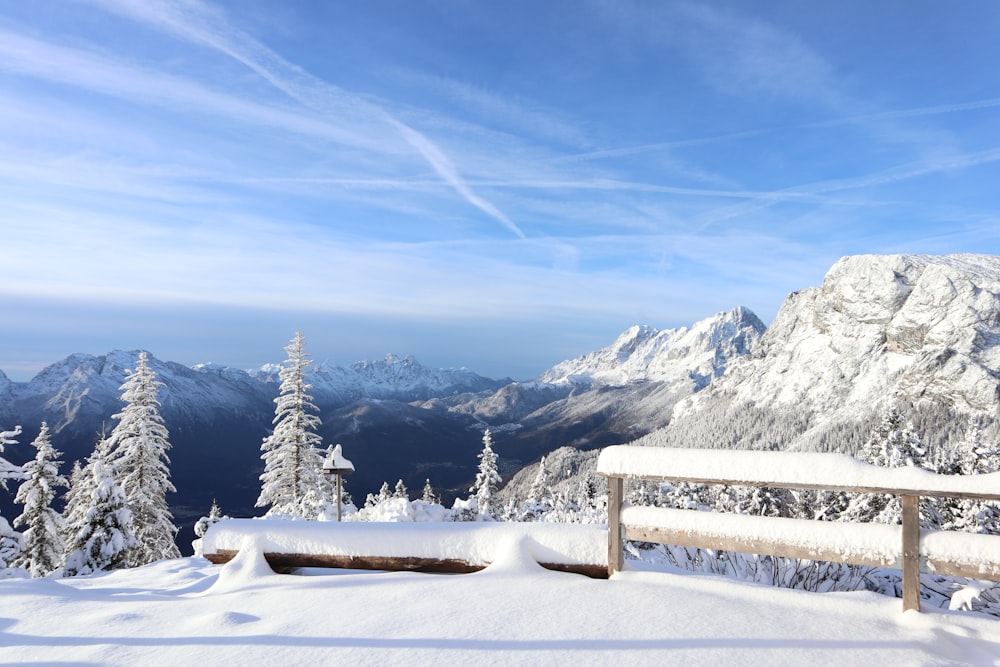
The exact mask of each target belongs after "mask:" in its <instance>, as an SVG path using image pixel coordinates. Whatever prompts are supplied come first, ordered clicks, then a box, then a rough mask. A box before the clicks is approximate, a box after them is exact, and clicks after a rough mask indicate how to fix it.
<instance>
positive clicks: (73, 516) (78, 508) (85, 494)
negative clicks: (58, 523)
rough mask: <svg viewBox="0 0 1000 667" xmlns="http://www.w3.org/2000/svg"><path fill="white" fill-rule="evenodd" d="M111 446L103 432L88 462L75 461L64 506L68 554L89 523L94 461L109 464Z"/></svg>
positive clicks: (65, 538) (64, 537)
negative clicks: (83, 464) (88, 515)
mask: <svg viewBox="0 0 1000 667" xmlns="http://www.w3.org/2000/svg"><path fill="white" fill-rule="evenodd" d="M110 446H111V443H110V441H109V440H108V437H107V434H105V433H102V434H101V435H99V436H98V438H97V443H96V444H95V446H94V451H93V452H91V454H90V457H88V459H87V464H86V465H85V466H81V465H80V462H79V461H74V462H73V471H72V472H71V473H70V477H69V490H68V491H67V492H66V505H65V506H64V507H63V531H64V532H63V543H64V544H65V545H66V550H67V554H68V552H69V550H70V549H71V545H72V543H73V541H74V540H75V539H76V536H77V535H78V534H79V533H80V531H81V530H83V527H84V526H85V525H86V524H87V512H88V511H89V510H90V508H91V507H92V505H93V492H94V473H93V465H94V462H95V461H97V460H98V459H100V460H101V461H103V462H104V463H105V465H107V460H108V452H109V449H110Z"/></svg>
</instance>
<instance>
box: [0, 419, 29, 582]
mask: <svg viewBox="0 0 1000 667" xmlns="http://www.w3.org/2000/svg"><path fill="white" fill-rule="evenodd" d="M19 435H21V427H20V426H15V427H14V430H13V431H0V453H2V452H3V448H4V445H16V444H17V440H15V438H16V437H17V436H19ZM23 478H24V472H23V471H22V470H21V468H20V466H16V465H14V464H13V463H11V462H10V461H8V460H7V459H5V458H4V457H2V456H0V486H2V487H3V488H4V489H5V490H6V488H7V480H9V479H23ZM23 547H24V541H23V539H22V538H21V533H19V532H17V531H16V530H14V529H13V528H11V526H10V524H9V523H7V519H5V518H4V517H3V516H0V570H3V569H6V568H7V567H8V566H9V565H11V564H12V563H13V562H14V560H16V559H17V557H18V556H19V555H20V554H21V550H22V548H23Z"/></svg>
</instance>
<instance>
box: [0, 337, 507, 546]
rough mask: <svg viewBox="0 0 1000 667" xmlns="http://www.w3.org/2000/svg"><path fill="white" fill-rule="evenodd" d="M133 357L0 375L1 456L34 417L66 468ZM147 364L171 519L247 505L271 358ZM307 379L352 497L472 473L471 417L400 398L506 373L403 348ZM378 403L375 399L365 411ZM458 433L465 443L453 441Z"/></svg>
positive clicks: (21, 445) (109, 424) (33, 425)
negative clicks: (440, 362) (453, 364)
mask: <svg viewBox="0 0 1000 667" xmlns="http://www.w3.org/2000/svg"><path fill="white" fill-rule="evenodd" d="M138 355H139V351H130V352H126V351H121V350H117V351H114V352H110V353H108V354H106V355H101V356H93V355H88V354H73V355H70V356H69V357H67V358H65V359H63V360H62V361H60V362H57V363H55V364H52V365H50V366H48V367H46V368H45V369H43V370H42V371H41V372H40V373H38V375H36V376H35V377H34V378H32V379H31V381H29V382H26V383H14V382H10V381H9V380H7V378H6V376H2V377H0V419H2V420H3V421H2V422H0V425H5V424H9V425H11V426H13V425H14V424H21V425H23V427H24V433H23V434H22V435H21V436H20V437H19V439H18V441H19V442H18V444H17V445H12V446H10V447H8V448H7V451H6V455H7V456H8V457H9V458H10V459H11V460H12V461H15V462H18V463H20V462H22V461H24V460H27V458H29V456H30V455H31V452H30V449H31V448H30V443H31V441H32V440H33V439H34V437H35V436H36V435H37V433H38V429H39V426H40V424H41V422H42V421H45V422H47V423H48V424H49V427H50V429H51V431H52V437H53V444H54V446H55V447H56V448H57V449H59V450H60V451H62V452H63V454H64V456H63V460H64V461H66V462H67V464H66V466H65V467H64V471H67V472H68V469H69V463H70V462H72V461H73V460H80V459H82V458H84V457H86V456H88V455H89V454H90V452H91V451H92V449H93V446H94V443H95V442H96V440H97V436H98V434H99V433H100V432H101V430H102V429H103V428H106V429H108V430H110V429H111V428H113V427H114V424H115V421H114V420H113V419H112V416H113V415H114V414H116V413H118V412H119V411H120V410H121V408H122V403H121V400H120V397H121V390H120V387H121V385H122V383H123V382H124V381H125V376H126V374H127V373H128V370H129V369H132V368H135V363H136V360H137V358H138ZM149 365H150V367H151V368H152V370H153V372H154V373H155V374H156V377H157V380H158V381H159V382H161V383H162V384H163V386H162V387H161V389H160V391H159V394H158V397H159V400H160V403H161V406H162V407H161V415H162V416H163V418H164V421H165V423H166V425H167V428H168V430H169V432H170V441H171V444H172V446H173V448H172V450H171V452H170V458H171V461H172V465H171V476H172V481H173V482H174V484H175V486H176V487H177V489H178V491H177V494H176V495H174V496H173V497H169V498H168V501H169V502H170V503H171V509H172V511H173V513H174V516H175V517H176V518H177V520H178V522H179V523H190V522H193V521H194V520H196V519H197V518H198V517H199V516H201V515H202V514H204V513H205V510H206V508H207V507H208V506H209V505H210V504H211V502H212V500H213V499H217V500H218V501H219V503H220V504H221V505H222V506H223V507H225V508H226V510H227V511H229V512H231V513H233V514H236V515H242V516H250V515H253V514H254V513H255V512H256V510H255V508H254V507H253V503H254V501H255V500H256V497H257V493H258V492H259V490H260V488H259V486H260V485H259V481H258V476H259V475H260V472H261V468H262V463H261V460H260V445H261V440H262V438H263V437H264V436H265V435H266V434H267V433H268V432H269V429H270V428H271V420H272V419H273V417H274V402H273V400H274V398H275V397H276V396H277V394H278V387H279V381H278V370H279V368H280V367H279V366H277V365H270V366H266V367H264V368H262V369H258V370H253V371H243V370H239V369H234V368H228V367H224V366H217V365H213V364H202V365H198V366H195V367H193V368H188V367H186V366H183V365H181V364H176V363H173V362H166V361H160V360H158V359H156V358H154V357H153V356H152V355H149ZM309 380H310V382H311V383H312V384H313V389H312V390H311V393H312V394H313V396H314V399H315V400H314V402H315V404H316V405H317V406H318V407H319V409H320V417H321V419H322V420H323V422H324V426H323V427H322V429H321V435H322V436H323V438H324V442H326V443H328V444H333V443H334V442H339V441H340V440H339V438H340V436H344V437H345V442H344V445H345V446H348V447H351V446H357V447H358V449H356V450H354V451H353V452H352V454H351V456H352V458H353V459H355V461H356V462H358V464H359V468H360V469H359V471H358V473H357V474H356V475H355V476H354V477H352V479H351V480H350V482H349V485H348V488H356V489H359V490H362V491H363V492H362V495H361V499H362V500H363V498H364V492H367V491H368V490H370V489H369V487H372V486H374V487H375V488H376V489H377V487H378V485H379V484H381V482H382V481H383V480H384V479H388V478H391V479H392V480H393V481H394V480H395V479H398V478H401V477H405V478H407V483H408V484H411V485H416V484H418V483H419V484H422V483H423V481H424V479H425V478H424V477H421V478H420V479H419V480H417V479H416V478H415V477H414V475H417V474H421V473H422V474H431V473H434V474H435V476H436V477H437V478H438V483H444V484H456V485H460V484H461V483H464V482H465V481H466V478H467V477H469V476H471V475H474V471H475V464H476V459H475V452H476V451H478V443H479V438H480V434H479V433H478V432H477V431H476V430H475V429H474V428H473V429H472V430H471V431H470V430H469V429H470V426H473V427H474V426H475V424H474V423H473V420H472V419H471V418H465V419H456V418H454V417H453V416H452V417H449V418H445V419H442V418H441V417H440V416H439V415H433V414H430V413H429V412H428V411H426V410H419V409H418V408H414V407H410V406H409V405H408V403H409V402H410V401H413V400H416V399H424V398H428V397H433V396H448V395H452V394H454V393H456V392H459V391H487V392H489V391H493V390H496V389H497V388H498V387H501V386H502V385H503V384H505V383H506V382H508V381H506V380H504V381H498V380H492V379H489V378H485V377H482V376H479V375H476V374H475V373H472V372H470V371H467V370H464V369H463V370H441V369H427V368H425V367H423V366H421V365H420V364H419V363H418V362H417V361H416V360H415V359H413V358H412V357H405V358H397V357H394V356H392V355H389V356H388V357H386V358H385V360H382V361H375V362H359V363H357V364H354V365H352V366H350V367H348V368H339V367H334V366H331V365H328V364H323V365H318V367H316V369H315V372H314V373H311V374H310V376H309ZM380 402H384V406H382V409H379V410H371V409H366V406H368V408H371V407H372V406H375V405H377V404H378V403H380ZM466 441H467V442H468V446H469V448H471V450H470V451H468V452H467V451H464V448H463V445H464V443H465V442H466ZM442 457H446V458H442ZM456 461H457V463H456ZM463 462H464V465H462V463H463ZM352 484H355V485H356V486H353V487H352V486H351V485H352ZM416 488H419V486H417V487H416ZM0 503H8V504H9V499H8V498H6V497H0ZM182 537H183V536H182ZM183 539H188V538H186V537H185V538H183Z"/></svg>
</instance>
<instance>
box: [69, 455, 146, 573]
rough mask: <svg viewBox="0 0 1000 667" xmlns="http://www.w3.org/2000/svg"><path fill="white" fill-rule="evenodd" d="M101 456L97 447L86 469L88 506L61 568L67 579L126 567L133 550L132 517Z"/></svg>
mask: <svg viewBox="0 0 1000 667" xmlns="http://www.w3.org/2000/svg"><path fill="white" fill-rule="evenodd" d="M102 453H103V452H102V449H101V447H100V446H98V448H97V449H95V451H94V454H93V455H92V456H91V458H90V461H89V463H88V465H87V469H86V472H87V473H88V474H89V476H90V481H89V482H88V483H87V484H86V488H87V489H88V490H89V497H90V502H89V503H87V508H86V510H85V511H84V512H83V516H82V517H81V526H80V529H79V531H78V532H77V533H76V534H75V535H74V536H73V538H72V539H71V540H70V543H69V545H68V553H67V555H66V562H65V565H64V566H63V573H64V574H65V575H66V576H68V577H72V576H76V575H83V574H91V573H94V572H101V571H103V570H113V569H117V568H122V567H127V566H128V555H129V553H130V552H131V551H133V550H134V549H135V548H136V546H137V542H136V539H135V534H134V533H133V532H132V515H131V512H129V509H128V507H126V505H125V491H124V490H123V489H122V487H121V486H120V485H119V484H118V483H117V482H115V479H114V475H113V473H112V468H111V466H109V465H108V463H107V462H106V461H105V460H104V458H103V456H102ZM77 495H78V496H79V492H78V494H77ZM78 502H80V501H78Z"/></svg>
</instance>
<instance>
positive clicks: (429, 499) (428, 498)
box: [420, 478, 441, 505]
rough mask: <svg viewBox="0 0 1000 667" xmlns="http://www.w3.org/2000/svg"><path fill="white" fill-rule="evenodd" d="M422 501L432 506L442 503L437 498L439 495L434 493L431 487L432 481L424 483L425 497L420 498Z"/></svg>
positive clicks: (428, 480)
mask: <svg viewBox="0 0 1000 667" xmlns="http://www.w3.org/2000/svg"><path fill="white" fill-rule="evenodd" d="M420 499H421V500H423V501H424V502H425V503H430V504H432V505H440V504H441V501H440V499H439V498H438V497H437V494H436V493H434V487H433V486H431V480H430V479H429V478H428V479H427V480H425V481H424V492H423V495H422V496H421V497H420Z"/></svg>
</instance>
